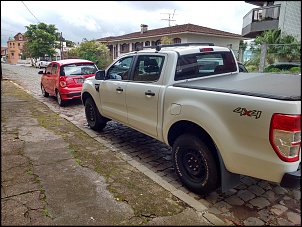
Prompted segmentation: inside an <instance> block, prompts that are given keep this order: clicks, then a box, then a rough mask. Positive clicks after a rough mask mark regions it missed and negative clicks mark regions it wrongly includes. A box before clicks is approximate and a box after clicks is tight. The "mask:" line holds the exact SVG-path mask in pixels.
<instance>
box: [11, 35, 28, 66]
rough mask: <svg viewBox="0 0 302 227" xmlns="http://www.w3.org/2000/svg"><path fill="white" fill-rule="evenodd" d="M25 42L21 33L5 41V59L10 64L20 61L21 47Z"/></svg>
mask: <svg viewBox="0 0 302 227" xmlns="http://www.w3.org/2000/svg"><path fill="white" fill-rule="evenodd" d="M26 41H27V39H26V37H25V36H24V35H23V34H22V33H20V32H19V33H17V34H16V35H15V36H14V37H9V39H8V41H7V59H6V61H7V62H8V63H11V64H17V63H18V61H19V60H21V59H22V50H23V45H24V43H25V42H26Z"/></svg>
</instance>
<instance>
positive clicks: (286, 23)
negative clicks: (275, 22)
mask: <svg viewBox="0 0 302 227" xmlns="http://www.w3.org/2000/svg"><path fill="white" fill-rule="evenodd" d="M277 3H278V2H275V4H277ZM280 3H281V9H280V18H279V29H280V30H281V31H282V32H284V33H286V34H287V35H292V36H295V37H297V39H298V40H299V41H301V1H280Z"/></svg>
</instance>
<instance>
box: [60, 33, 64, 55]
mask: <svg viewBox="0 0 302 227" xmlns="http://www.w3.org/2000/svg"><path fill="white" fill-rule="evenodd" d="M60 40H61V43H60V44H61V45H60V47H61V51H60V52H61V60H63V59H64V55H63V36H62V32H61V39H60Z"/></svg>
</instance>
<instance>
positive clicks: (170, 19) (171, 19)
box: [161, 9, 177, 27]
mask: <svg viewBox="0 0 302 227" xmlns="http://www.w3.org/2000/svg"><path fill="white" fill-rule="evenodd" d="M175 10H176V9H174V12H173V14H172V18H170V17H171V13H161V14H168V15H169V19H161V20H167V21H169V27H170V21H175V20H173V17H174V15H177V14H175Z"/></svg>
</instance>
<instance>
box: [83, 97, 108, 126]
mask: <svg viewBox="0 0 302 227" xmlns="http://www.w3.org/2000/svg"><path fill="white" fill-rule="evenodd" d="M85 115H86V120H87V123H88V126H89V127H90V128H91V129H92V130H94V131H101V130H103V129H104V128H105V126H106V124H107V120H106V119H105V118H104V117H103V116H102V115H101V114H100V113H99V110H98V109H97V107H96V105H95V103H94V101H93V99H92V98H88V99H87V100H86V102H85Z"/></svg>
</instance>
